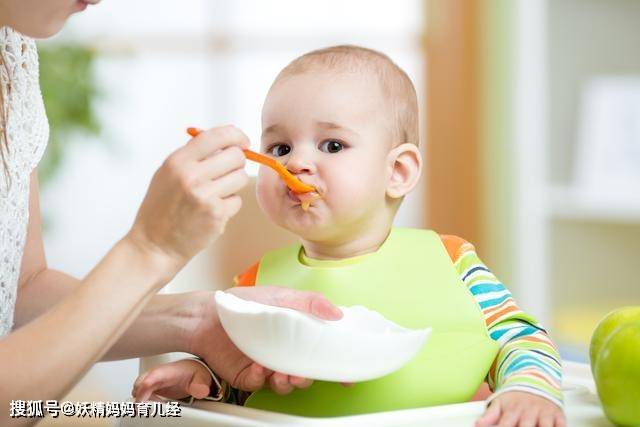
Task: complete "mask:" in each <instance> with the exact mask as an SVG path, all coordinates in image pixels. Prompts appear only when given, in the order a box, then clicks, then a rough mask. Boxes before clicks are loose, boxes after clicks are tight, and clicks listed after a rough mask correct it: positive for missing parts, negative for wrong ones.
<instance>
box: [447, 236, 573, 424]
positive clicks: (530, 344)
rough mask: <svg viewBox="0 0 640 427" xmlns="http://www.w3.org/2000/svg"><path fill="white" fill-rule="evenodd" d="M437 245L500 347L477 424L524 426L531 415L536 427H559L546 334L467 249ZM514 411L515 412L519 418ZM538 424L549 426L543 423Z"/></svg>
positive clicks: (557, 376)
mask: <svg viewBox="0 0 640 427" xmlns="http://www.w3.org/2000/svg"><path fill="white" fill-rule="evenodd" d="M456 239H457V241H455V240H456ZM447 240H449V241H447ZM443 242H444V243H445V246H446V247H447V249H448V250H449V254H450V255H451V257H452V259H453V260H454V265H455V267H456V270H457V271H458V273H459V274H460V278H461V280H462V282H463V283H464V284H465V285H466V286H467V288H468V289H469V291H470V292H471V294H472V295H473V297H474V298H475V300H476V302H477V303H478V305H479V307H480V309H481V310H482V312H483V315H484V319H485V323H486V325H487V329H488V331H489V334H490V336H491V338H493V339H494V340H495V341H497V342H498V343H499V344H500V350H499V353H498V355H497V357H496V360H495V361H494V363H493V366H492V367H491V369H490V371H489V374H488V375H487V381H488V383H489V387H490V388H491V389H492V390H493V391H494V393H493V394H492V395H491V396H490V397H489V399H488V400H487V403H488V404H489V405H490V409H489V410H488V411H487V413H486V414H485V416H484V417H483V418H482V419H481V422H480V423H479V424H480V425H484V424H482V421H484V420H485V419H488V418H492V420H489V421H494V420H493V418H496V417H497V419H498V420H502V421H504V422H505V425H512V424H511V423H510V420H511V419H513V418H514V417H515V424H513V425H516V424H517V423H518V418H520V419H523V420H524V419H526V420H527V421H530V420H529V419H530V418H531V417H532V416H534V415H532V414H533V413H534V412H536V411H537V412H536V415H535V416H534V418H536V419H538V420H540V424H541V425H550V426H553V425H563V423H564V415H563V414H562V392H561V383H562V371H561V365H560V355H559V353H558V350H557V348H556V347H555V345H554V344H553V342H552V341H551V339H550V338H549V336H548V334H547V332H546V331H545V329H544V328H543V327H542V325H540V323H538V322H537V321H536V319H535V318H533V317H532V316H530V315H528V314H526V313H524V312H523V311H522V310H520V308H518V306H517V305H516V303H515V301H514V299H513V297H512V295H511V293H510V292H509V290H507V289H506V288H505V286H504V285H503V284H502V283H501V282H500V281H499V280H498V279H497V278H496V277H495V276H494V275H493V273H491V271H490V270H489V269H488V268H487V267H486V266H485V265H484V264H483V263H482V261H481V260H480V259H479V258H478V255H477V254H476V252H475V249H474V247H473V245H471V244H470V243H468V242H465V241H464V240H462V239H460V238H457V237H454V236H443ZM452 247H455V250H454V251H452V250H450V249H451V248H452ZM513 402H515V403H513ZM494 403H495V404H494ZM515 412H521V413H520V416H519V417H518V416H516V414H515ZM543 419H544V420H548V419H551V420H552V422H551V423H549V424H547V421H545V422H544V423H543V422H542V420H543ZM554 420H558V421H554ZM533 425H536V424H533Z"/></svg>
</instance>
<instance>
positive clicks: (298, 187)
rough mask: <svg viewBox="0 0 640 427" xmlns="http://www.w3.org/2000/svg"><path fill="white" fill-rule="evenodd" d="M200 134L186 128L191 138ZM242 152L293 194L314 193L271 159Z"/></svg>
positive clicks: (253, 153) (303, 207)
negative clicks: (272, 173)
mask: <svg viewBox="0 0 640 427" xmlns="http://www.w3.org/2000/svg"><path fill="white" fill-rule="evenodd" d="M200 132H202V130H201V129H198V128H187V133H188V134H189V135H191V136H193V137H195V136H197V135H198V134H199V133H200ZM242 151H244V155H245V157H246V158H247V159H249V160H253V161H254V162H258V163H260V164H263V165H265V166H268V167H270V168H271V169H273V170H274V171H276V172H277V173H278V175H280V177H281V178H282V180H283V181H284V183H285V185H286V186H287V187H289V189H291V191H293V192H294V193H311V192H316V189H315V188H314V187H313V186H311V185H309V184H305V183H304V182H302V181H300V180H299V179H298V178H296V177H295V176H293V175H292V174H291V172H289V171H288V170H287V168H286V167H284V165H283V164H282V163H280V162H278V161H276V160H274V159H272V158H271V157H268V156H265V155H263V154H260V153H256V152H255V151H251V150H249V149H247V148H243V149H242ZM316 194H317V193H316ZM317 198H320V195H318V196H317V197H316V199H317ZM303 203H306V202H303ZM309 204H310V201H309V202H308V203H306V209H305V205H304V204H302V209H304V210H305V211H306V210H307V209H309Z"/></svg>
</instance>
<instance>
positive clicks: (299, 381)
mask: <svg viewBox="0 0 640 427" xmlns="http://www.w3.org/2000/svg"><path fill="white" fill-rule="evenodd" d="M289 382H290V383H291V385H293V386H294V387H296V388H309V387H311V384H313V380H310V379H309V378H302V377H297V376H295V375H290V376H289Z"/></svg>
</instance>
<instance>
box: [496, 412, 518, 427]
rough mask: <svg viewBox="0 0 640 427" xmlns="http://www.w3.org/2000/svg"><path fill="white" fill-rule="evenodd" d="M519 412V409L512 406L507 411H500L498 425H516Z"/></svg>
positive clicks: (508, 426)
mask: <svg viewBox="0 0 640 427" xmlns="http://www.w3.org/2000/svg"><path fill="white" fill-rule="evenodd" d="M520 414H521V411H520V410H519V409H516V408H512V409H510V410H508V411H507V410H504V411H502V416H501V417H500V422H499V423H498V427H516V426H517V425H518V420H520Z"/></svg>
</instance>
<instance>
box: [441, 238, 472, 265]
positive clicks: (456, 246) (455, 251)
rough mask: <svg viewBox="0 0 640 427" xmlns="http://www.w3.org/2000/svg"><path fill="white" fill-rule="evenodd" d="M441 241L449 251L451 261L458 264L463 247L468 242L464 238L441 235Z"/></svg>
mask: <svg viewBox="0 0 640 427" xmlns="http://www.w3.org/2000/svg"><path fill="white" fill-rule="evenodd" d="M440 240H442V244H443V245H444V247H445V249H446V250H447V253H448V254H449V258H451V261H453V262H456V261H457V259H458V258H460V255H461V249H462V246H463V245H464V244H465V243H467V241H466V240H464V239H463V238H462V237H458V236H453V235H448V234H441V235H440Z"/></svg>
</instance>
